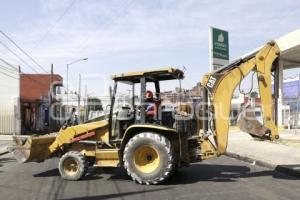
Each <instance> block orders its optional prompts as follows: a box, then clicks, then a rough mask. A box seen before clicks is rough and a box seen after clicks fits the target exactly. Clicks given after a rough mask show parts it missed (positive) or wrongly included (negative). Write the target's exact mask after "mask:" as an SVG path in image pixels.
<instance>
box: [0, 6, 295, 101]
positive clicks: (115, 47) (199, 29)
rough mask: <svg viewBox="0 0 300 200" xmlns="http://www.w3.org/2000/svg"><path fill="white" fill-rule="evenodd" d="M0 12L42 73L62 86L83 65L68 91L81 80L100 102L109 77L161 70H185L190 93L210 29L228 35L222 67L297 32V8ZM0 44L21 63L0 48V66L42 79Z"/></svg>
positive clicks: (203, 63) (205, 62)
mask: <svg viewBox="0 0 300 200" xmlns="http://www.w3.org/2000/svg"><path fill="white" fill-rule="evenodd" d="M0 9H1V12H0V21H1V30H2V31H4V32H5V33H6V34H7V35H9V36H10V37H11V38H12V39H13V40H14V41H15V42H16V43H17V44H18V45H19V46H21V47H22V48H23V49H24V50H26V52H27V53H28V54H29V55H31V56H32V57H33V58H34V59H35V60H36V61H37V63H38V64H40V65H41V66H43V68H44V69H45V70H46V71H50V65H51V64H53V65H54V72H55V73H58V74H60V75H61V76H63V77H64V79H65V78H66V65H67V64H68V63H71V62H72V61H74V60H77V59H81V58H88V60H87V61H81V62H78V63H76V64H73V65H70V71H69V85H70V88H71V89H72V90H77V88H78V76H79V74H82V79H83V80H82V90H84V88H85V85H87V90H88V93H89V94H92V95H103V94H104V93H105V94H107V91H108V90H107V87H108V85H109V84H110V82H109V81H108V80H109V78H110V75H111V74H114V73H122V72H127V71H138V70H144V69H152V68H160V67H167V66H171V67H175V68H183V67H185V68H186V78H185V80H184V81H183V83H182V84H183V87H185V88H191V87H192V86H194V85H196V83H197V82H199V81H200V80H201V77H202V76H203V75H204V74H205V73H207V72H209V49H208V44H209V34H208V30H209V27H210V26H213V27H218V28H221V29H225V30H228V31H229V42H230V59H235V58H237V57H239V56H241V55H243V54H245V53H247V52H249V51H251V50H253V49H255V48H257V47H259V46H261V45H263V44H264V43H266V42H267V41H269V40H271V39H274V38H278V37H280V36H282V35H284V34H286V33H288V32H291V31H293V30H295V29H298V28H299V27H300V20H299V9H300V0H285V1H274V0H252V1H242V0H235V1H234V0H227V1H217V0H201V1H200V0H151V1H149V0H26V1H20V0H9V1H8V0H6V1H2V2H1V6H0ZM0 41H1V42H2V43H4V44H5V45H7V46H8V47H9V48H11V49H12V50H13V51H14V52H16V53H17V55H18V56H19V57H21V58H22V60H23V61H25V62H26V63H24V62H23V61H21V60H20V59H19V58H16V56H15V55H13V54H12V53H11V52H9V51H8V50H7V49H6V48H5V47H3V46H2V45H0V58H2V59H5V60H6V61H7V62H9V63H12V64H14V65H21V69H22V71H23V72H25V73H34V70H36V71H38V72H40V73H43V70H42V69H41V68H39V67H38V66H37V65H36V64H35V63H33V62H32V61H31V60H30V59H29V58H28V57H26V56H25V55H23V54H22V52H20V51H19V50H18V49H17V48H15V47H14V46H13V45H12V44H11V43H10V42H9V41H8V40H7V39H6V38H5V37H3V36H2V35H1V36H0ZM28 65H30V66H28ZM32 68H33V69H34V70H33V69H32ZM297 72H299V73H300V70H299V69H296V70H293V71H291V72H288V73H287V74H286V76H292V75H294V74H295V73H297ZM165 87H166V89H171V88H174V87H175V85H174V84H173V82H171V83H170V84H166V85H165ZM245 87H247V84H246V86H245Z"/></svg>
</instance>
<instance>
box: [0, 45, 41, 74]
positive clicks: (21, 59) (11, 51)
mask: <svg viewBox="0 0 300 200" xmlns="http://www.w3.org/2000/svg"><path fill="white" fill-rule="evenodd" d="M0 44H2V46H4V47H5V48H6V49H7V50H8V51H9V52H10V53H12V54H13V55H14V56H16V57H17V58H18V59H19V60H20V61H21V62H22V63H24V64H25V65H26V66H28V67H29V68H30V69H32V70H33V71H34V72H36V73H39V72H38V71H37V70H36V69H35V68H33V67H32V66H31V65H29V64H28V63H27V62H26V61H25V60H23V58H21V57H20V56H18V55H17V54H16V53H15V52H14V51H13V50H11V49H10V48H9V47H8V46H7V45H6V44H4V43H3V42H2V41H0Z"/></svg>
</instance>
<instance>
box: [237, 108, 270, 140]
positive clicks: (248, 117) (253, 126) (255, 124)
mask: <svg viewBox="0 0 300 200" xmlns="http://www.w3.org/2000/svg"><path fill="white" fill-rule="evenodd" d="M237 123H238V125H239V127H240V130H241V131H244V132H246V133H249V134H250V135H251V136H252V137H254V138H261V139H267V138H269V137H270V135H269V134H270V131H269V129H268V128H266V127H265V126H263V125H262V124H261V123H260V122H259V121H258V120H257V118H256V116H255V112H254V110H253V109H252V107H251V106H250V104H248V105H246V106H245V107H244V109H243V110H242V111H241V113H240V114H239V117H238V121H237Z"/></svg>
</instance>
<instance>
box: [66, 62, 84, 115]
mask: <svg viewBox="0 0 300 200" xmlns="http://www.w3.org/2000/svg"><path fill="white" fill-rule="evenodd" d="M85 60H88V58H81V59H78V60H74V61H73V62H70V63H68V64H67V112H69V66H70V65H73V64H75V63H78V62H80V61H85Z"/></svg>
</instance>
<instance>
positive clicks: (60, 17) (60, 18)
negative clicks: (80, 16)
mask: <svg viewBox="0 0 300 200" xmlns="http://www.w3.org/2000/svg"><path fill="white" fill-rule="evenodd" d="M75 2H76V0H73V1H72V2H71V3H70V4H69V6H68V7H67V8H66V9H65V10H64V12H63V13H62V14H61V15H60V16H59V17H58V18H57V20H56V21H55V23H54V24H53V25H52V26H51V27H50V28H49V29H48V30H47V31H46V33H45V34H44V35H43V37H42V38H41V39H40V40H39V41H37V42H36V44H35V45H34V46H33V48H32V50H31V51H33V50H34V49H35V48H36V47H37V46H38V44H40V43H41V42H43V41H44V40H45V38H46V37H47V36H48V34H49V33H50V32H51V31H52V30H53V29H54V28H55V27H56V26H57V24H58V23H59V22H60V21H61V20H62V19H63V17H64V16H65V15H66V14H67V13H68V12H69V10H70V9H71V8H72V7H73V5H74V4H75Z"/></svg>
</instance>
